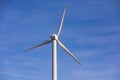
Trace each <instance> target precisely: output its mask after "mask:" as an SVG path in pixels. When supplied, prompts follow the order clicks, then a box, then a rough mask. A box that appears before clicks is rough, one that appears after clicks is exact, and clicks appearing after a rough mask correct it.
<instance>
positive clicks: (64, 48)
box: [57, 40, 81, 65]
mask: <svg viewBox="0 0 120 80" xmlns="http://www.w3.org/2000/svg"><path fill="white" fill-rule="evenodd" d="M57 42H58V44H59V45H60V47H61V48H62V49H63V50H65V51H66V52H67V53H68V54H69V55H70V56H71V57H72V58H73V59H74V60H75V61H76V62H78V63H79V64H80V65H81V63H80V62H79V60H78V59H77V58H76V57H75V56H74V55H73V54H72V53H71V52H70V51H69V50H68V49H67V48H66V47H65V46H64V45H63V44H62V43H61V42H60V41H59V40H57Z"/></svg>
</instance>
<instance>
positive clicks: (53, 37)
mask: <svg viewBox="0 0 120 80" xmlns="http://www.w3.org/2000/svg"><path fill="white" fill-rule="evenodd" d="M50 38H51V39H52V40H57V39H58V37H57V35H56V34H51V36H50Z"/></svg>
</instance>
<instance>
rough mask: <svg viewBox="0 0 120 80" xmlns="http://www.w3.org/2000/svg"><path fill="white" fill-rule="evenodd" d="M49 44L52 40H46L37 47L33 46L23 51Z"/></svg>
mask: <svg viewBox="0 0 120 80" xmlns="http://www.w3.org/2000/svg"><path fill="white" fill-rule="evenodd" d="M50 42H52V40H46V41H44V42H42V43H40V44H37V45H35V46H33V47H31V48H28V49H26V50H25V51H28V50H31V49H34V48H37V47H39V46H43V45H45V44H48V43H50Z"/></svg>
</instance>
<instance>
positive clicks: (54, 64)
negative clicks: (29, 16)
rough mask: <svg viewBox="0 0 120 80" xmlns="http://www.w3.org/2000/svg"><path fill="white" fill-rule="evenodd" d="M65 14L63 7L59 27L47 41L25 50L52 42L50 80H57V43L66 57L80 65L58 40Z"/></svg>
mask: <svg viewBox="0 0 120 80" xmlns="http://www.w3.org/2000/svg"><path fill="white" fill-rule="evenodd" d="M65 12H66V6H65V7H64V11H63V14H62V19H61V22H60V25H59V28H58V31H57V33H56V34H51V36H50V39H49V40H46V41H44V42H42V43H40V44H37V45H35V46H33V47H31V48H28V49H26V51H28V50H32V49H34V48H37V47H40V46H43V45H46V44H49V43H51V42H52V80H57V43H58V45H59V46H60V47H61V48H62V49H63V50H64V51H65V52H66V53H67V54H68V55H70V56H71V57H72V58H73V59H74V60H75V61H76V62H78V63H79V64H80V62H79V60H78V59H77V58H76V57H75V56H74V55H73V54H72V53H71V52H70V51H69V50H68V49H67V48H66V47H65V46H64V45H63V44H62V43H61V41H59V39H58V37H59V35H60V33H61V29H62V24H63V20H64V16H65ZM80 65H81V64H80Z"/></svg>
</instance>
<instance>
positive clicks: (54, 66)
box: [52, 40, 57, 80]
mask: <svg viewBox="0 0 120 80" xmlns="http://www.w3.org/2000/svg"><path fill="white" fill-rule="evenodd" d="M52 80H57V44H56V40H52Z"/></svg>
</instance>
